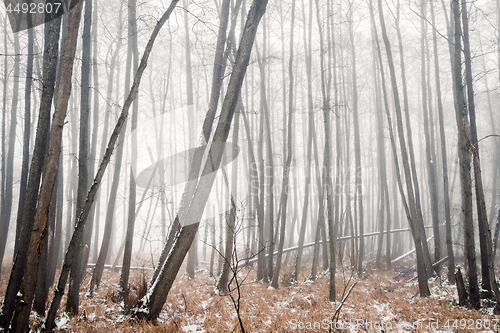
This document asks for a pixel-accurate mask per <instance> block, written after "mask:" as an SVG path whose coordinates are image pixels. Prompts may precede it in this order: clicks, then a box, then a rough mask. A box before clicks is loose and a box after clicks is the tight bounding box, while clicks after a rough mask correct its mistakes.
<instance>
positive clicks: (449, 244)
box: [429, 1, 455, 284]
mask: <svg viewBox="0 0 500 333" xmlns="http://www.w3.org/2000/svg"><path fill="white" fill-rule="evenodd" d="M429 4H430V7H431V22H432V26H433V27H434V26H435V25H436V19H435V15H434V3H433V2H432V1H430V2H429ZM448 29H449V27H448ZM450 42H451V41H450ZM432 43H433V51H434V77H435V79H436V97H437V103H438V105H437V106H438V118H439V136H440V138H441V159H442V163H443V195H444V217H445V221H446V252H447V255H448V281H449V282H450V283H453V284H454V283H455V256H454V254H453V240H452V234H451V208H450V190H449V188H448V159H447V153H446V134H445V131H444V116H443V101H442V97H441V81H440V73H441V72H440V69H439V57H438V46H437V32H436V29H432Z"/></svg>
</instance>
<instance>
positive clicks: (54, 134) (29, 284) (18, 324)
mask: <svg viewBox="0 0 500 333" xmlns="http://www.w3.org/2000/svg"><path fill="white" fill-rule="evenodd" d="M82 3H83V2H82V1H79V2H78V3H77V4H76V6H75V7H73V9H72V10H71V11H70V14H69V18H68V25H67V28H66V29H67V30H66V40H65V43H64V52H63V56H62V59H61V76H60V79H59V80H60V81H59V83H60V85H59V87H60V89H59V90H58V92H57V94H58V96H57V103H56V108H55V112H54V117H53V118H52V125H51V129H50V134H49V149H48V155H47V159H46V163H45V169H44V174H43V178H42V184H41V186H40V193H39V199H38V204H37V209H36V215H35V223H34V228H33V232H32V234H31V239H30V243H29V247H28V258H27V262H26V273H25V274H24V278H23V286H22V288H21V290H20V292H21V296H20V300H19V302H18V303H17V305H16V310H15V312H14V315H13V318H12V322H11V328H10V330H11V331H13V332H19V333H22V332H26V330H27V329H28V326H29V316H30V313H31V306H32V303H33V298H34V296H35V289H36V283H37V277H38V274H37V273H38V264H39V261H40V254H41V250H42V246H43V242H44V238H45V235H46V232H47V219H48V215H49V207H50V200H51V198H52V192H53V189H54V184H55V180H56V176H57V171H58V168H59V155H60V153H61V141H62V130H63V126H64V123H65V118H66V112H67V109H68V100H69V95H70V91H71V78H72V75H73V64H74V61H73V60H74V57H75V52H76V44H77V40H78V38H77V37H78V28H79V26H80V17H81V10H82Z"/></svg>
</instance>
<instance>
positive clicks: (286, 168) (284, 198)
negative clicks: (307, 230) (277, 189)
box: [272, 0, 295, 288]
mask: <svg viewBox="0 0 500 333" xmlns="http://www.w3.org/2000/svg"><path fill="white" fill-rule="evenodd" d="M291 15H292V16H291V19H290V58H289V61H288V76H289V78H288V79H289V92H288V93H289V96H288V108H289V111H288V129H287V131H286V132H287V134H288V135H287V151H286V161H285V163H284V165H283V185H282V188H281V190H282V191H281V202H280V206H281V208H280V211H281V218H280V223H281V225H280V240H279V244H278V256H277V257H276V271H275V272H274V275H273V281H272V285H273V287H274V288H278V286H279V274H280V270H281V261H282V257H283V246H284V245H285V230H286V211H287V202H288V194H289V193H288V192H289V187H290V185H289V183H290V167H291V164H292V124H293V91H294V86H293V46H294V45H293V37H294V22H295V0H293V1H292V14H291ZM292 232H293V230H292Z"/></svg>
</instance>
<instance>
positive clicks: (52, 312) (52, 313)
mask: <svg viewBox="0 0 500 333" xmlns="http://www.w3.org/2000/svg"><path fill="white" fill-rule="evenodd" d="M178 2H179V0H172V2H171V3H170V5H169V7H168V8H167V10H166V11H165V12H164V13H163V15H162V16H161V18H160V19H159V20H158V22H157V23H156V25H155V28H154V30H153V32H152V34H151V37H150V38H149V41H148V44H147V45H146V48H145V49H144V53H143V55H142V58H141V62H140V65H139V68H138V69H137V71H136V73H135V77H134V83H133V84H132V87H131V89H130V92H129V94H128V97H127V99H126V101H125V104H124V105H123V108H122V112H121V114H120V117H119V118H118V121H117V123H116V126H115V128H114V130H113V133H112V134H111V136H110V138H109V141H108V146H107V148H106V152H105V154H104V156H103V158H102V160H101V163H100V165H99V169H98V170H97V173H96V175H95V177H94V181H93V182H92V186H91V187H90V190H89V192H88V194H87V199H86V200H85V205H84V207H83V209H82V212H81V213H80V217H79V219H78V222H77V225H76V228H75V231H74V232H73V235H72V237H71V241H70V244H69V246H68V250H67V251H66V255H65V257H64V263H63V267H62V269H61V274H60V275H59V281H58V282H57V286H56V288H55V291H54V297H53V299H52V302H51V304H50V307H49V310H48V312H47V316H46V317H45V319H44V321H43V322H42V331H44V332H52V331H53V330H54V328H55V318H56V315H57V310H58V308H59V305H60V303H61V299H62V297H63V295H64V288H65V286H66V282H67V279H68V275H69V268H70V264H71V262H72V261H73V258H74V256H75V254H76V247H77V245H78V244H77V239H78V237H79V235H80V234H82V233H83V231H84V228H85V222H86V220H87V217H88V215H89V213H90V210H91V208H92V204H93V202H94V200H95V198H96V194H97V190H98V189H99V186H100V185H101V181H102V177H103V176H104V172H105V171H106V167H107V166H108V164H109V161H110V160H111V155H112V154H113V151H114V149H115V146H116V141H117V140H118V136H119V135H120V132H121V131H122V129H123V126H124V123H125V120H126V119H127V116H128V112H129V109H130V106H131V105H132V102H133V101H134V99H135V98H136V97H137V93H138V91H139V84H140V82H141V78H142V75H143V73H144V70H145V69H146V65H147V61H148V58H149V55H150V53H151V50H152V48H153V44H154V42H155V40H156V37H157V36H158V33H159V31H160V29H161V27H162V26H163V25H164V24H165V22H166V21H167V20H168V18H169V17H170V14H171V13H172V11H173V10H174V8H175V6H176V5H177V3H178Z"/></svg>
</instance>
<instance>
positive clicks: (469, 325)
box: [287, 318, 500, 332]
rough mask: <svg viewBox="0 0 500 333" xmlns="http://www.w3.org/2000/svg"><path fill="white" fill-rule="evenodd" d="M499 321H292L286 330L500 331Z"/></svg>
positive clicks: (431, 319) (432, 319) (327, 319)
mask: <svg viewBox="0 0 500 333" xmlns="http://www.w3.org/2000/svg"><path fill="white" fill-rule="evenodd" d="M499 321H500V319H496V318H494V319H490V318H486V319H480V318H478V319H465V318H462V319H445V320H439V319H435V318H426V319H421V320H417V321H415V322H393V321H391V320H381V321H371V320H367V319H348V320H339V321H332V320H331V319H330V318H325V319H323V320H320V321H301V320H298V319H292V320H290V321H288V322H287V324H288V329H290V330H292V331H295V330H298V331H303V330H312V329H316V330H317V329H323V330H327V329H332V330H351V331H352V330H354V331H369V332H371V331H373V330H377V331H385V332H394V331H401V330H412V331H415V330H416V331H422V330H424V331H429V330H430V331H442V330H446V331H449V330H457V329H461V330H494V331H497V330H498V329H500V323H499Z"/></svg>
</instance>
